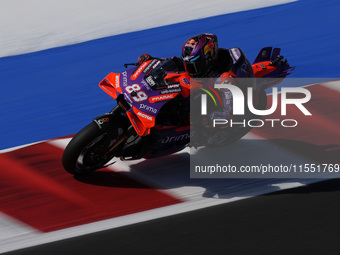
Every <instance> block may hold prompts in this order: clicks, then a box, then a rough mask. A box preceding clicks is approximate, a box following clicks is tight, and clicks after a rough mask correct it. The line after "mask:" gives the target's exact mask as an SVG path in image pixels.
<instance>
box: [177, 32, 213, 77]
mask: <svg viewBox="0 0 340 255" xmlns="http://www.w3.org/2000/svg"><path fill="white" fill-rule="evenodd" d="M217 52H218V42H217V36H216V35H214V34H200V35H196V36H194V37H191V38H190V39H188V40H187V41H186V42H185V43H184V45H183V47H182V59H183V62H184V67H185V70H186V71H187V73H188V74H189V75H190V76H191V77H205V76H206V75H207V74H208V73H209V72H210V71H211V69H212V67H213V65H214V63H215V62H216V59H217Z"/></svg>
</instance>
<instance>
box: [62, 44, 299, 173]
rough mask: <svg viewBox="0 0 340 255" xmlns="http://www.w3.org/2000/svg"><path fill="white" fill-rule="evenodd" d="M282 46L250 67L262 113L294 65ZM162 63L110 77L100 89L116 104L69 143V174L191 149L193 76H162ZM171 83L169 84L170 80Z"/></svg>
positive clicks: (233, 136)
mask: <svg viewBox="0 0 340 255" xmlns="http://www.w3.org/2000/svg"><path fill="white" fill-rule="evenodd" d="M280 52H281V49H280V48H272V47H266V48H263V49H262V50H261V51H260V52H259V54H258V56H257V57H256V59H255V61H254V62H253V64H252V67H253V70H254V74H255V77H256V78H262V79H260V81H261V82H258V83H259V84H256V86H257V88H258V91H259V92H258V109H265V108H266V105H267V97H266V93H265V89H267V88H269V87H272V86H274V85H276V84H278V83H280V82H281V81H282V80H283V79H284V78H285V77H286V76H287V75H289V74H290V73H291V72H292V70H293V69H294V67H290V66H289V64H288V63H287V60H285V59H284V58H283V56H281V55H280ZM161 64H162V60H161V59H152V60H148V61H146V62H143V63H141V64H139V65H138V64H125V67H126V68H127V66H128V65H134V67H132V68H130V69H126V70H125V71H123V72H121V73H110V74H108V75H107V76H106V77H105V78H104V79H103V80H102V81H101V82H100V83H99V86H100V88H101V89H103V90H104V91H105V92H106V93H107V94H109V95H110V96H111V97H112V98H114V99H115V100H116V102H117V105H116V106H115V107H114V108H113V109H112V110H111V111H110V112H109V113H105V114H103V115H100V116H98V117H95V118H94V120H93V122H91V123H90V124H88V125H87V126H86V127H84V128H83V129H82V130H81V131H80V132H78V133H77V134H76V135H75V136H74V137H73V138H72V139H71V141H70V142H69V143H68V145H67V147H66V148H65V151H64V153H63V157H62V163H63V167H64V169H65V170H66V171H68V172H69V173H71V174H74V175H76V174H88V173H91V172H93V171H95V170H97V169H100V168H104V167H106V166H108V165H109V164H110V162H111V161H112V159H114V158H120V159H121V160H134V159H140V158H146V159H149V158H155V157H160V156H164V155H169V154H172V153H175V152H178V151H181V150H183V149H184V148H185V147H187V146H189V145H190V129H191V124H190V100H189V98H190V89H191V87H192V84H190V77H189V76H188V74H187V73H167V74H166V75H165V74H164V73H162V74H160V72H159V70H160V68H159V67H160V66H161ZM169 81H171V82H169ZM248 132H249V129H242V131H239V130H237V131H236V132H235V130H233V131H230V132H228V134H226V135H224V137H225V138H224V140H223V144H229V143H232V142H235V141H236V140H238V139H240V138H241V137H242V136H244V135H245V134H246V133H248Z"/></svg>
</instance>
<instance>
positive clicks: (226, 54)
mask: <svg viewBox="0 0 340 255" xmlns="http://www.w3.org/2000/svg"><path fill="white" fill-rule="evenodd" d="M151 59H154V57H151V56H150V55H149V54H146V53H144V54H143V55H141V56H140V57H139V58H138V64H141V63H143V62H144V61H148V60H151ZM163 60H164V62H163V63H162V64H161V65H160V66H159V67H158V68H157V69H155V71H154V75H155V76H159V77H160V78H164V77H165V75H166V72H187V73H188V74H189V76H190V77H191V78H193V79H200V78H211V80H212V83H231V84H233V85H236V86H238V87H240V88H241V89H242V90H243V92H244V93H246V89H247V87H249V86H252V87H253V89H255V88H254V86H255V83H254V80H253V79H236V78H253V77H254V73H253V69H252V66H251V63H250V62H249V60H248V59H247V57H246V56H245V54H244V53H243V52H242V50H241V49H240V48H230V49H225V48H219V47H218V40H217V36H216V35H214V34H208V33H204V34H199V35H196V36H193V37H191V38H189V39H188V40H187V41H185V43H184V44H183V47H182V54H181V57H180V58H179V57H176V56H175V57H171V58H166V59H163ZM204 81H205V83H206V84H205V85H204V86H203V88H202V87H201V88H200V90H199V92H197V93H206V94H208V95H209V96H208V109H211V111H210V114H208V120H207V119H205V120H203V121H202V120H201V122H204V123H205V124H204V125H205V126H209V119H210V121H211V120H212V119H214V118H216V117H218V118H223V119H227V120H229V119H230V118H232V98H231V93H230V92H229V91H228V90H220V89H214V87H213V86H212V85H213V84H210V85H209V84H207V80H206V79H205V80H204ZM190 83H191V84H193V82H192V81H191V82H190ZM203 91H204V92H203ZM192 102H193V101H192ZM205 131H206V129H205ZM204 133H206V134H205V135H203V136H202V134H200V137H204V140H210V142H209V143H211V142H212V143H213V141H211V140H212V139H211V134H209V135H208V134H207V133H209V132H204ZM200 143H202V142H200ZM203 143H205V142H203Z"/></svg>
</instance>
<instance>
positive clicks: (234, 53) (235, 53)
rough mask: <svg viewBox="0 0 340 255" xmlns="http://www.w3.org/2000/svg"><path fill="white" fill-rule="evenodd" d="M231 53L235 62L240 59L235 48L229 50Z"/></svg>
mask: <svg viewBox="0 0 340 255" xmlns="http://www.w3.org/2000/svg"><path fill="white" fill-rule="evenodd" d="M231 53H232V54H233V56H234V58H235V60H238V59H239V58H240V57H239V55H238V54H237V51H236V49H235V48H232V49H231Z"/></svg>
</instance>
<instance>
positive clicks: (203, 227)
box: [4, 179, 340, 255]
mask: <svg viewBox="0 0 340 255" xmlns="http://www.w3.org/2000/svg"><path fill="white" fill-rule="evenodd" d="M339 187H340V180H339V179H333V180H329V181H324V182H319V183H315V184H311V185H307V186H304V187H300V188H296V189H290V190H283V191H279V192H275V193H270V194H266V195H262V196H258V197H253V198H249V199H247V200H242V201H237V202H233V203H229V204H224V205H219V206H215V207H210V208H206V209H202V210H198V211H194V212H190V213H184V214H180V215H176V216H171V217H166V218H161V219H157V220H152V221H149V222H143V223H139V224H135V225H130V226H126V227H122V228H117V229H112V230H108V231H103V232H98V233H94V234H91V235H86V236H81V237H77V238H72V239H68V240H65V241H59V242H54V243H50V244H45V245H41V246H36V247H32V248H27V249H23V250H19V251H14V252H9V253H4V254H6V255H7V254H8V255H21V254H22V255H23V254H25V255H26V254H27V255H28V254H32V255H33V254H34V255H36V254H50V255H61V254H64V255H66V254H84V255H92V254H339V250H340V244H339V242H338V239H339V227H340V222H339V214H340V201H339V196H340V188H339Z"/></svg>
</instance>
